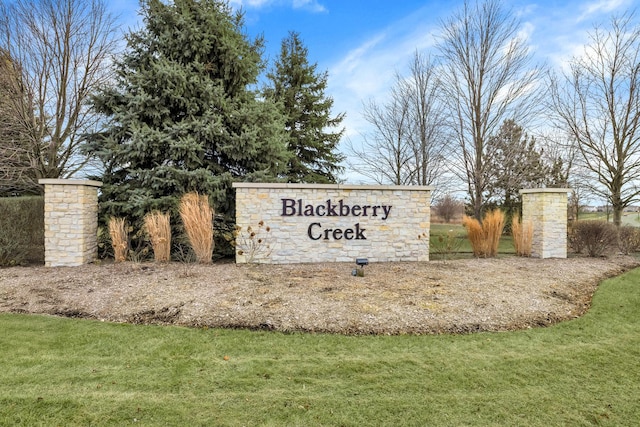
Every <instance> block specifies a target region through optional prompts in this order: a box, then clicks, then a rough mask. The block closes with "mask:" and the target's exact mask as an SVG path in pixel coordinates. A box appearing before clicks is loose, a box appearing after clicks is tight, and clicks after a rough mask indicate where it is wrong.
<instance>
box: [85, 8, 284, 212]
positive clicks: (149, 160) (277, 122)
mask: <svg viewBox="0 0 640 427" xmlns="http://www.w3.org/2000/svg"><path fill="white" fill-rule="evenodd" d="M142 15H143V18H144V26H143V28H142V29H140V30H139V31H137V32H133V33H130V34H129V35H127V37H126V39H127V49H126V51H125V53H124V55H123V56H122V58H121V59H119V60H118V61H117V62H116V64H115V68H116V73H117V83H116V84H115V85H114V86H112V87H108V88H104V89H103V90H101V91H100V93H98V94H97V95H96V96H95V97H94V98H93V105H94V107H95V108H97V109H98V110H99V111H100V112H101V113H103V114H104V115H105V116H106V117H107V120H106V121H105V125H104V128H103V129H101V132H100V133H97V134H93V135H90V136H88V143H87V145H86V151H87V152H89V153H91V154H93V155H95V156H97V157H99V158H100V159H101V160H102V161H103V163H104V168H105V169H104V175H103V176H102V181H103V187H102V189H101V211H102V214H103V215H102V218H103V219H105V218H106V217H107V216H110V215H117V216H126V217H128V218H129V219H130V220H131V221H137V220H140V219H141V218H142V216H143V215H144V214H145V213H147V212H149V211H151V210H153V209H161V210H169V209H173V210H174V212H175V208H176V206H177V203H178V199H179V197H180V196H181V195H182V194H184V193H186V192H189V191H198V192H200V193H203V194H208V195H210V197H211V200H212V201H213V203H214V205H215V207H216V211H217V212H218V213H222V214H226V215H227V217H228V218H230V217H231V216H232V214H233V209H234V202H233V200H234V197H233V196H234V194H233V190H232V189H231V185H230V184H231V182H233V181H259V180H273V179H274V178H275V177H276V176H278V175H280V174H282V173H283V172H284V171H285V170H286V165H287V160H288V152H287V150H286V146H285V145H284V144H283V127H284V125H283V123H282V118H281V115H280V112H279V111H278V109H277V108H276V106H275V105H274V104H273V103H271V102H269V101H267V100H258V97H257V94H256V93H254V92H252V91H250V90H249V87H250V86H251V85H255V84H256V82H257V76H258V75H259V73H260V71H261V67H262V61H261V58H260V54H261V50H262V39H256V40H253V41H250V40H248V39H247V38H246V36H245V35H244V34H243V33H242V25H243V17H242V15H241V14H240V13H236V14H234V13H233V12H232V10H231V8H230V6H229V5H228V3H227V2H225V1H220V0H174V1H173V2H171V3H165V2H162V1H160V0H144V1H143V3H142Z"/></svg>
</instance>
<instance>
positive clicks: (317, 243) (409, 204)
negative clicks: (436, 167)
mask: <svg viewBox="0 0 640 427" xmlns="http://www.w3.org/2000/svg"><path fill="white" fill-rule="evenodd" d="M233 186H234V187H235V189H236V224H237V225H238V226H239V227H241V233H240V235H239V236H238V238H237V240H236V241H237V249H243V250H244V254H243V255H240V254H238V253H237V252H236V262H237V263H245V262H248V261H253V262H261V263H274V264H286V263H305V262H355V259H356V258H368V259H369V262H384V261H428V260H429V240H428V236H429V227H430V221H431V218H430V213H431V212H430V211H431V206H430V202H431V190H432V188H431V187H424V186H364V185H341V184H332V185H316V184H254V183H235V184H234V185H233ZM340 203H342V205H341V204H340ZM300 207H302V212H300ZM365 207H366V209H365ZM374 207H375V208H374ZM385 209H386V210H385ZM327 213H330V214H331V215H327ZM333 213H335V214H336V215H333ZM342 213H344V214H345V215H340V214H342ZM365 214H366V215H365ZM260 221H263V222H264V226H263V227H259V225H258V224H259V223H260ZM249 226H251V227H252V229H253V230H257V233H258V234H257V236H256V239H257V238H263V239H264V240H263V243H262V244H261V249H262V250H261V251H257V253H256V256H255V257H254V259H253V260H250V259H248V254H249V253H248V251H247V250H246V245H245V247H243V245H242V239H243V238H244V239H245V240H246V239H248V237H249V235H248V232H247V227H249ZM267 226H268V227H269V228H270V232H268V233H266V232H265V228H266V227H267ZM327 230H330V231H327ZM336 230H338V231H336ZM422 233H424V234H425V235H426V238H423V239H418V236H419V235H420V234H422ZM254 241H255V240H254ZM266 244H268V245H269V249H268V250H266Z"/></svg>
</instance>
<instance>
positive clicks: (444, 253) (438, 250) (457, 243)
mask: <svg viewBox="0 0 640 427" xmlns="http://www.w3.org/2000/svg"><path fill="white" fill-rule="evenodd" d="M418 240H420V241H422V242H424V243H425V244H427V245H428V246H429V252H430V253H433V254H434V255H438V256H439V258H440V259H441V260H443V261H445V262H446V261H447V259H450V258H451V257H453V256H454V255H456V254H457V253H458V252H460V247H461V246H462V243H463V242H462V238H460V236H458V234H457V233H456V232H455V231H453V230H449V231H447V234H446V235H444V236H443V235H442V234H438V235H437V236H434V237H433V238H432V239H429V236H428V235H427V233H422V234H420V235H419V236H418Z"/></svg>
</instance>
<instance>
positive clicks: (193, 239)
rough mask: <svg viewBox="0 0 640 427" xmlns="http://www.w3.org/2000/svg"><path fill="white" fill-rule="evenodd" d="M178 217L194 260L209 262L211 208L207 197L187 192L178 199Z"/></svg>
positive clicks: (211, 235)
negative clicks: (194, 256)
mask: <svg viewBox="0 0 640 427" xmlns="http://www.w3.org/2000/svg"><path fill="white" fill-rule="evenodd" d="M180 218H181V219H182V223H183V225H184V229H185V232H186V233H187V237H188V238H189V243H190V244H191V248H192V249H193V252H194V253H195V255H196V260H197V261H198V262H199V263H202V264H209V263H211V257H212V255H213V208H212V207H211V206H210V205H209V198H208V197H207V196H206V195H199V194H198V193H187V194H185V195H184V196H182V199H181V200H180Z"/></svg>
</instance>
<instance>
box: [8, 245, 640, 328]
mask: <svg viewBox="0 0 640 427" xmlns="http://www.w3.org/2000/svg"><path fill="white" fill-rule="evenodd" d="M639 265H640V262H639V260H638V259H637V258H635V257H628V256H615V257H609V258H597V259H596V258H583V257H571V258H568V259H544V260H541V259H530V258H517V257H509V256H505V257H500V258H495V259H461V260H454V261H448V262H442V261H430V262H424V263H373V264H371V265H369V266H367V267H365V276H364V277H353V276H351V270H352V268H353V267H354V265H352V264H343V263H325V264H292V265H236V264H234V263H229V262H221V263H214V264H212V265H196V264H182V263H170V264H154V263H131V262H127V263H120V264H101V265H100V264H95V265H85V266H81V267H57V268H46V267H13V268H8V269H0V312H12V313H42V314H52V315H59V316H69V317H83V318H91V319H100V320H104V321H110V322H130V323H139V324H173V325H184V326H191V327H203V326H208V327H223V328H250V329H268V330H278V331H286V332H289V331H309V332H328V333H340V334H431V333H468V332H475V331H506V330H516V329H524V328H530V327H536V326H546V325H551V324H554V323H557V322H560V321H563V320H567V319H572V318H575V317H578V316H580V315H582V314H584V313H585V311H586V310H587V309H588V308H589V306H590V304H591V297H592V295H593V293H594V292H595V290H596V288H597V286H598V284H599V283H600V282H601V281H602V280H603V279H605V278H608V277H612V276H616V275H619V274H621V273H623V272H624V271H627V270H629V269H631V268H635V267H637V266H639Z"/></svg>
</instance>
